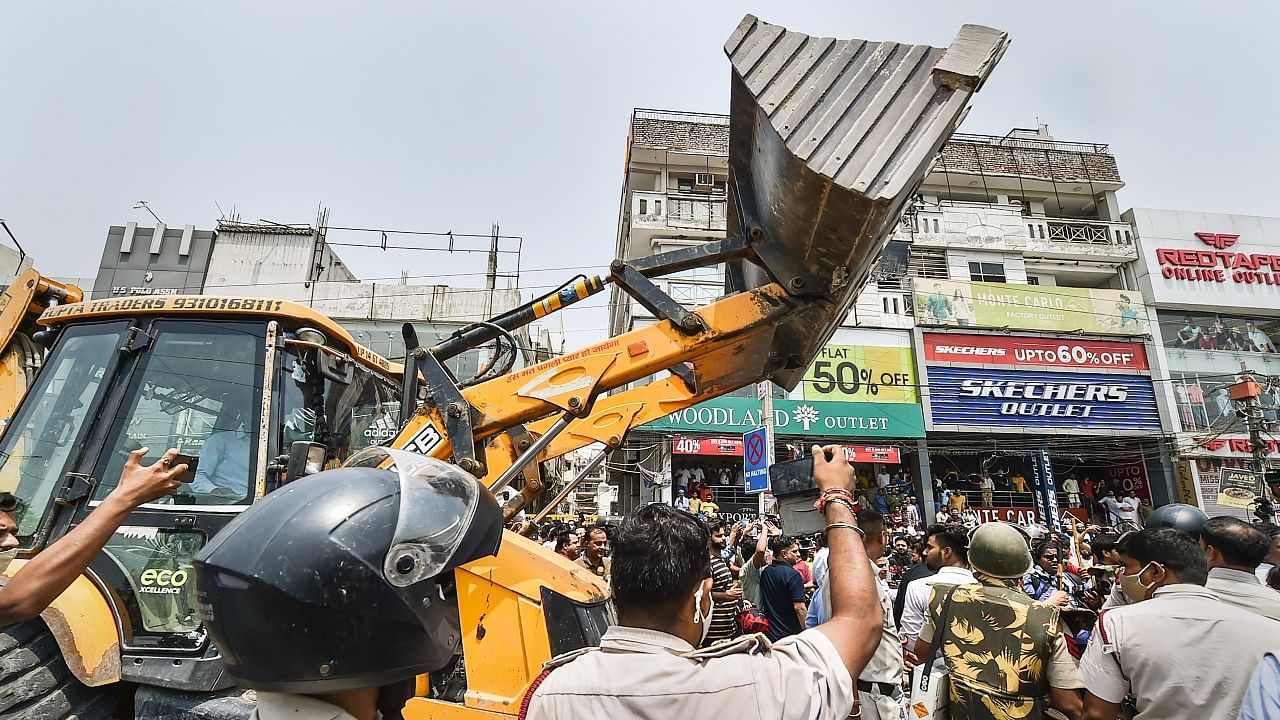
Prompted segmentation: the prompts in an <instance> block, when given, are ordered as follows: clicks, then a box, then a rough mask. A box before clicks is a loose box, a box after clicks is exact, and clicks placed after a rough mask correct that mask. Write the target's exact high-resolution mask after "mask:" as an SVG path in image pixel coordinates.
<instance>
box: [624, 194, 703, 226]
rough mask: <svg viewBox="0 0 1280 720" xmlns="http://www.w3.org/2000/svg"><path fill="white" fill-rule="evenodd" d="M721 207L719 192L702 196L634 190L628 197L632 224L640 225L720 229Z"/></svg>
mask: <svg viewBox="0 0 1280 720" xmlns="http://www.w3.org/2000/svg"><path fill="white" fill-rule="evenodd" d="M725 210H726V203H725V200H724V196H723V195H710V196H706V197H705V198H704V197H690V196H688V195H668V194H665V193H655V192H635V193H632V198H631V213H632V215H631V217H632V224H633V225H634V226H636V227H643V228H677V229H681V230H724V229H725Z"/></svg>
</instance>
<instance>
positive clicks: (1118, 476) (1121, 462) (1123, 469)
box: [1102, 457, 1151, 500]
mask: <svg viewBox="0 0 1280 720" xmlns="http://www.w3.org/2000/svg"><path fill="white" fill-rule="evenodd" d="M1102 477H1103V478H1105V479H1106V481H1107V485H1108V486H1109V487H1113V488H1119V489H1121V490H1124V491H1125V492H1129V493H1133V495H1134V497H1137V498H1139V499H1142V500H1146V499H1148V498H1150V497H1151V488H1150V486H1149V485H1148V483H1147V466H1146V464H1145V463H1144V462H1142V458H1141V457H1136V458H1134V457H1128V458H1116V459H1115V460H1114V461H1112V462H1111V464H1109V465H1105V466H1104V467H1103V468H1102Z"/></svg>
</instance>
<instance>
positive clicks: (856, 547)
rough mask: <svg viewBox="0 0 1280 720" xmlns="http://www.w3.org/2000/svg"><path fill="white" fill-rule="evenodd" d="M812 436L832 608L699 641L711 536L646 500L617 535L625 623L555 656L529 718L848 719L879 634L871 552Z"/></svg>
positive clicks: (615, 582)
mask: <svg viewBox="0 0 1280 720" xmlns="http://www.w3.org/2000/svg"><path fill="white" fill-rule="evenodd" d="M825 451H826V452H827V453H830V454H831V455H832V456H833V459H832V460H827V459H826V458H825V456H824V449H823V448H820V447H818V446H816V445H815V446H814V447H813V449H812V452H813V455H814V480H815V481H816V482H817V485H818V487H819V488H822V491H823V494H822V495H821V496H820V497H821V498H824V499H826V501H825V506H824V507H823V508H822V511H823V513H824V515H825V517H826V520H827V538H828V542H829V544H830V547H831V553H830V566H831V570H830V584H831V605H832V613H831V615H832V617H831V620H829V621H828V622H826V623H823V624H822V625H819V626H818V627H816V628H813V629H810V630H805V631H804V632H802V633H800V634H799V635H793V636H790V637H787V638H785V639H783V640H780V641H778V642H777V643H773V644H770V643H769V641H768V640H766V639H765V638H764V637H763V636H761V635H749V636H745V637H742V638H739V639H737V640H731V641H727V642H725V643H722V644H718V645H712V646H711V647H708V648H705V649H702V650H698V649H696V647H697V646H698V644H699V643H700V642H701V640H702V638H703V637H704V636H705V634H706V632H707V630H708V628H709V626H708V621H709V620H710V618H711V610H712V606H713V603H712V600H711V578H710V576H709V572H710V559H709V557H708V555H707V541H708V535H707V531H706V529H705V528H704V527H703V525H702V524H701V523H700V522H698V520H697V519H696V518H694V517H692V516H690V515H688V514H687V513H682V512H680V511H678V510H676V509H674V508H672V507H670V506H668V505H663V504H658V503H655V504H652V505H648V506H645V507H643V508H640V509H639V510H637V511H636V512H635V513H633V514H632V515H631V516H630V517H628V518H627V519H626V520H625V521H624V522H623V523H622V525H621V527H619V528H618V530H617V533H616V534H615V536H614V538H613V576H612V588H613V601H614V605H615V607H616V608H617V611H618V621H619V624H618V625H615V626H613V627H610V628H609V630H608V631H607V632H606V633H605V635H604V637H603V639H602V640H601V643H600V647H599V648H598V649H594V648H593V649H588V650H583V651H579V652H577V653H574V654H572V655H570V656H568V657H561V658H557V659H555V660H553V661H551V662H550V663H548V667H547V669H546V670H544V675H543V676H542V677H540V678H539V680H538V682H537V684H536V689H535V690H534V691H533V692H532V695H531V696H530V697H529V699H528V706H527V717H528V718H529V720H567V719H568V718H584V719H586V718H589V719H590V720H600V719H601V718H653V719H654V720H668V719H670V718H690V719H691V720H694V719H700V718H717V717H722V718H733V720H756V719H757V718H759V719H764V718H767V719H768V720H783V719H786V718H813V719H815V720H837V719H839V720H843V719H844V718H846V717H848V716H849V715H850V713H851V712H852V711H854V701H855V693H854V689H855V686H854V682H853V678H855V677H858V676H859V675H860V674H861V673H862V671H863V668H864V667H865V666H866V665H867V662H868V661H869V660H870V659H871V657H872V655H873V654H874V653H875V650H876V647H877V646H878V645H879V643H880V638H881V622H880V617H881V615H882V612H881V610H880V608H879V607H878V606H879V603H878V601H877V597H876V589H875V578H874V576H873V575H872V573H871V563H870V560H869V559H868V558H867V555H866V552H865V550H864V549H863V544H862V539H861V530H860V529H859V528H858V527H857V526H856V525H855V524H854V522H853V521H854V516H853V510H852V494H851V492H850V490H851V488H852V486H853V471H852V468H850V467H849V464H848V462H847V461H846V460H845V459H844V453H843V452H841V451H839V450H838V448H836V447H834V446H831V447H828V448H826V449H825Z"/></svg>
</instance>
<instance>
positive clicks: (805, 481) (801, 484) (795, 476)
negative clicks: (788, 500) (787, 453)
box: [769, 457, 818, 497]
mask: <svg viewBox="0 0 1280 720" xmlns="http://www.w3.org/2000/svg"><path fill="white" fill-rule="evenodd" d="M817 487H818V485H817V483H815V482H814V481H813V458H812V457H802V458H800V459H799V460H787V461H785V462H780V463H774V464H773V465H770V466H769V488H770V489H771V490H773V494H774V496H775V497H786V496H787V495H795V494H796V493H802V492H807V491H809V490H813V489H815V488H817Z"/></svg>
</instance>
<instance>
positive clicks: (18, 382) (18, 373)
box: [0, 269, 84, 420]
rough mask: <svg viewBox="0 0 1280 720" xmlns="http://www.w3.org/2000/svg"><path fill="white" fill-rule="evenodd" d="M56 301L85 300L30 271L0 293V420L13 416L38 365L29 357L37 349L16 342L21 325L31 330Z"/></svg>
mask: <svg viewBox="0 0 1280 720" xmlns="http://www.w3.org/2000/svg"><path fill="white" fill-rule="evenodd" d="M55 299H56V300H59V301H62V302H68V303H78V302H80V301H81V300H83V299H84V292H83V291H82V290H81V289H80V288H79V287H77V286H75V285H71V284H69V283H60V282H57V281H54V280H50V279H49V278H47V277H44V276H42V275H41V274H40V273H39V272H38V271H36V270H34V269H31V270H25V271H23V272H22V273H21V274H19V275H18V277H17V278H16V279H15V280H14V281H13V284H12V285H10V286H9V287H8V288H6V289H5V291H4V292H3V293H0V419H4V420H7V419H9V418H11V417H13V412H14V411H15V410H17V409H18V403H20V402H22V398H23V397H24V396H26V394H27V387H28V385H29V384H30V382H31V380H32V377H33V376H34V371H35V368H36V367H38V366H39V362H40V358H39V357H38V356H35V357H33V356H32V353H38V352H39V350H38V349H36V348H35V347H34V346H33V345H31V344H30V343H22V342H18V340H17V336H18V335H19V333H21V332H22V331H23V326H24V325H27V326H28V327H30V325H29V323H30V321H31V320H32V319H34V318H36V317H38V316H39V315H40V314H41V313H43V312H44V311H45V309H46V308H47V307H48V306H49V305H50V300H55Z"/></svg>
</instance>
